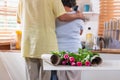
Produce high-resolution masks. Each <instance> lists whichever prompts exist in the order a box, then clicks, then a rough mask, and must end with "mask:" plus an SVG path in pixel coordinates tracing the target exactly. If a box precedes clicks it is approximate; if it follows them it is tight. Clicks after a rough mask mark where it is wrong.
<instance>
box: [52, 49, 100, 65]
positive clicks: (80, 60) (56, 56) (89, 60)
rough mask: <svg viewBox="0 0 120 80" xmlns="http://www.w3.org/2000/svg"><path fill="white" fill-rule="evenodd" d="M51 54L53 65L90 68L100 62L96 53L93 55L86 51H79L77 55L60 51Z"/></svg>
mask: <svg viewBox="0 0 120 80" xmlns="http://www.w3.org/2000/svg"><path fill="white" fill-rule="evenodd" d="M52 54H53V56H52V57H51V62H52V63H53V64H54V65H71V66H92V65H98V64H100V63H101V62H102V59H101V57H100V55H99V54H98V53H95V52H94V53H93V52H91V51H90V50H87V49H79V50H78V53H73V52H67V51H61V52H52Z"/></svg>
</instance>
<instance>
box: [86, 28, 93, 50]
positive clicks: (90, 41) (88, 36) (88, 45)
mask: <svg viewBox="0 0 120 80" xmlns="http://www.w3.org/2000/svg"><path fill="white" fill-rule="evenodd" d="M85 47H86V49H88V50H92V49H93V34H92V31H91V27H88V33H87V34H86V46H85Z"/></svg>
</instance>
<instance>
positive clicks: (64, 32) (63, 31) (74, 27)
mask: <svg viewBox="0 0 120 80" xmlns="http://www.w3.org/2000/svg"><path fill="white" fill-rule="evenodd" d="M73 13H75V11H72V12H68V14H73ZM56 26H57V27H56V34H57V40H58V44H59V45H58V46H59V51H63V50H65V51H70V52H77V51H78V48H82V46H81V40H80V32H81V30H83V20H81V19H76V20H73V21H71V22H62V21H60V20H58V19H57V21H56Z"/></svg>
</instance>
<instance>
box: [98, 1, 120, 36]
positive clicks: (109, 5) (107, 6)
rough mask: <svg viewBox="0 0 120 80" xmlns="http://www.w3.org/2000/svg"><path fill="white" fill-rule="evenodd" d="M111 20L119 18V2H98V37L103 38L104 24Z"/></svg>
mask: <svg viewBox="0 0 120 80" xmlns="http://www.w3.org/2000/svg"><path fill="white" fill-rule="evenodd" d="M112 18H120V0H100V15H99V29H98V35H99V36H103V31H104V22H105V21H109V20H110V19H112Z"/></svg>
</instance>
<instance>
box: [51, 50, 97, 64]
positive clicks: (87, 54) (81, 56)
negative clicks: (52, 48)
mask: <svg viewBox="0 0 120 80" xmlns="http://www.w3.org/2000/svg"><path fill="white" fill-rule="evenodd" d="M52 54H55V55H58V56H60V58H61V59H63V58H64V55H65V54H69V57H74V59H75V61H76V62H78V61H80V62H82V63H83V64H84V63H85V61H90V60H91V58H92V57H93V56H95V55H97V56H99V54H98V53H95V52H92V51H90V50H87V49H78V53H73V52H66V51H61V52H52Z"/></svg>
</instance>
